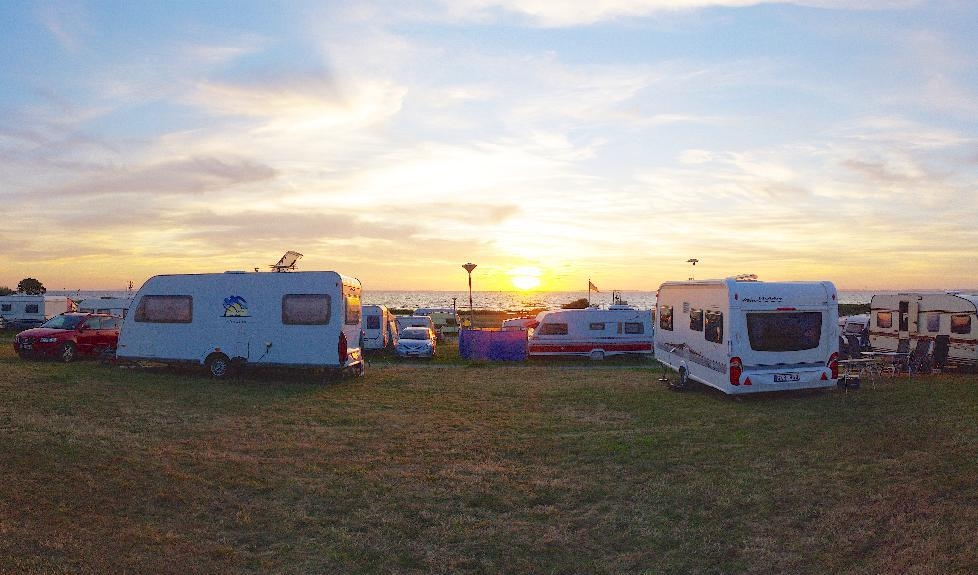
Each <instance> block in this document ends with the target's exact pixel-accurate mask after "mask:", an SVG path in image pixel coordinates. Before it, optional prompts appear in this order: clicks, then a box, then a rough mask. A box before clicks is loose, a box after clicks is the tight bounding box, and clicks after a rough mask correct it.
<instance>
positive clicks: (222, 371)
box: [204, 353, 231, 379]
mask: <svg viewBox="0 0 978 575" xmlns="http://www.w3.org/2000/svg"><path fill="white" fill-rule="evenodd" d="M204 365H205V366H206V367H207V371H208V372H210V374H211V377H213V378H214V379H222V378H224V377H226V376H227V374H228V372H230V371H231V360H230V359H228V356H226V355H224V354H223V353H215V354H213V355H211V356H210V357H208V358H207V361H206V362H204Z"/></svg>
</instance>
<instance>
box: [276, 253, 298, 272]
mask: <svg viewBox="0 0 978 575" xmlns="http://www.w3.org/2000/svg"><path fill="white" fill-rule="evenodd" d="M301 257H302V254H300V253H299V252H294V251H292V250H289V251H287V252H285V255H284V256H282V258H281V259H279V260H278V263H275V264H272V265H271V266H269V267H271V268H272V271H276V272H287V271H290V270H294V269H295V262H297V261H299V258H301Z"/></svg>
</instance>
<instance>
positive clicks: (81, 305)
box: [78, 296, 132, 318]
mask: <svg viewBox="0 0 978 575" xmlns="http://www.w3.org/2000/svg"><path fill="white" fill-rule="evenodd" d="M131 303H132V298H130V297H109V296H103V297H90V298H86V299H83V300H81V301H80V302H78V311H80V312H87V313H107V314H109V315H114V316H117V317H123V318H124V317H126V313H127V312H128V311H129V305H130V304H131Z"/></svg>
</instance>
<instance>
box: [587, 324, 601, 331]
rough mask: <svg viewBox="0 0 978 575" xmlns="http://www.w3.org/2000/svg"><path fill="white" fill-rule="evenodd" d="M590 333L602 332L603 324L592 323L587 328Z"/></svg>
mask: <svg viewBox="0 0 978 575" xmlns="http://www.w3.org/2000/svg"><path fill="white" fill-rule="evenodd" d="M589 329H590V330H591V331H604V324H603V323H592V324H591V325H590V328H589Z"/></svg>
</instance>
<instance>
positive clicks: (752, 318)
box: [655, 276, 839, 394]
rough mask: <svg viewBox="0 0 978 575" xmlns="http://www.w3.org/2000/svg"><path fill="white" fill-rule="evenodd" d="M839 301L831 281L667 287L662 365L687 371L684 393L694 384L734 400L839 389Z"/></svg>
mask: <svg viewBox="0 0 978 575" xmlns="http://www.w3.org/2000/svg"><path fill="white" fill-rule="evenodd" d="M837 297H838V296H837V293H836V289H835V286H834V285H832V283H831V282H827V281H819V282H761V281H757V280H756V278H755V277H754V276H738V277H736V278H727V279H722V280H692V281H679V282H666V283H663V284H662V285H661V286H660V287H659V292H658V300H657V304H658V325H657V326H656V330H655V355H656V359H658V360H659V361H660V362H662V363H663V364H665V365H667V366H669V367H670V368H672V369H674V370H676V371H677V372H679V374H678V377H679V382H678V384H677V387H679V388H683V387H685V386H686V384H687V381H688V380H693V381H698V382H700V383H703V384H706V385H709V386H711V387H715V388H717V389H719V390H721V391H723V392H724V393H729V394H740V393H757V392H765V391H782V390H792V389H806V388H823V387H831V386H834V385H835V384H836V383H837V380H838V377H839V372H838V359H839V354H838V351H837V348H838V337H839V324H838V317H839V309H838V301H837Z"/></svg>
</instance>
